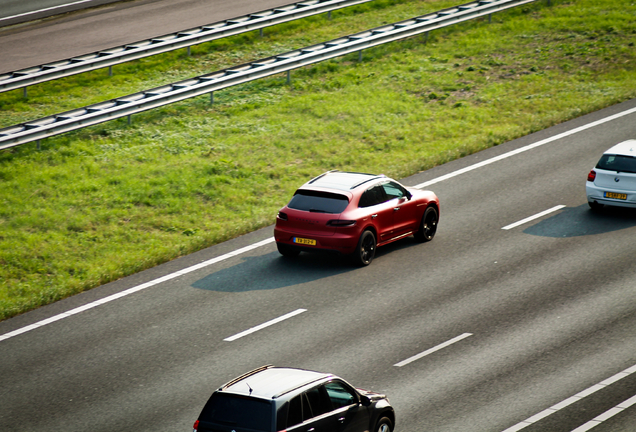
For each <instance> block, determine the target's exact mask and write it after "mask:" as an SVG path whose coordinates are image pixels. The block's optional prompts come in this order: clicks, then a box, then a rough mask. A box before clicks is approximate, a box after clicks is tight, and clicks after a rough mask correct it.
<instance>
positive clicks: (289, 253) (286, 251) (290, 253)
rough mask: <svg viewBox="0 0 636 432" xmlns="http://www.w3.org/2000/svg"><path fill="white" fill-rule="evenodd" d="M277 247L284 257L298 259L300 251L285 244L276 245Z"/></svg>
mask: <svg viewBox="0 0 636 432" xmlns="http://www.w3.org/2000/svg"><path fill="white" fill-rule="evenodd" d="M276 247H277V248H278V252H279V253H280V254H281V255H282V256H284V257H297V256H298V255H299V254H300V251H299V250H298V249H296V248H293V247H291V246H289V245H286V244H284V243H276Z"/></svg>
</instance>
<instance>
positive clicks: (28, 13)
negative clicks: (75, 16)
mask: <svg viewBox="0 0 636 432" xmlns="http://www.w3.org/2000/svg"><path fill="white" fill-rule="evenodd" d="M92 1H94V0H80V1H76V2H72V3H66V4H63V5H58V6H51V7H48V8H44V9H39V10H35V11H30V12H24V13H21V14H17V15H12V16H8V17H4V18H0V21H3V20H8V19H11V18H18V17H22V16H27V15H34V14H36V13H38V12H47V11H52V10H55V9H60V8H63V7H67V6H74V5H77V4H81V3H90V2H92Z"/></svg>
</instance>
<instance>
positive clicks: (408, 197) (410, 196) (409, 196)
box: [406, 191, 413, 201]
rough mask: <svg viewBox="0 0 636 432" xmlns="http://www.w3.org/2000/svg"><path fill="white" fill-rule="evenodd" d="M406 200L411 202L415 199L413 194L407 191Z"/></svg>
mask: <svg viewBox="0 0 636 432" xmlns="http://www.w3.org/2000/svg"><path fill="white" fill-rule="evenodd" d="M406 198H407V199H408V200H409V201H411V198H413V194H412V193H411V192H409V191H406Z"/></svg>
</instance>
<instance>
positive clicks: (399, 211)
mask: <svg viewBox="0 0 636 432" xmlns="http://www.w3.org/2000/svg"><path fill="white" fill-rule="evenodd" d="M382 187H383V189H384V192H385V193H386V195H387V197H389V198H391V200H390V201H389V203H390V204H391V207H392V209H393V227H392V228H391V232H392V236H393V237H398V236H401V235H403V234H406V233H408V232H411V231H413V230H415V229H416V228H417V224H418V223H419V221H418V220H417V203H416V202H415V200H409V198H408V194H407V191H406V190H405V189H404V188H403V187H402V186H400V185H399V184H397V183H395V182H386V183H383V184H382Z"/></svg>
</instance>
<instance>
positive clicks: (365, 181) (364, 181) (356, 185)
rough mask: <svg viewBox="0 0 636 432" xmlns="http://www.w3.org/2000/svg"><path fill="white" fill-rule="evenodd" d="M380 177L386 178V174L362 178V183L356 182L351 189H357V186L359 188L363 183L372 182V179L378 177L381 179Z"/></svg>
mask: <svg viewBox="0 0 636 432" xmlns="http://www.w3.org/2000/svg"><path fill="white" fill-rule="evenodd" d="M380 178H386V176H385V175H384V174H380V175H376V176H374V177H371V178H370V179H366V180H362V181H361V182H360V183H356V184H354V185H353V186H351V187H350V188H349V189H355V188H357V187H358V186H361V185H363V184H365V183H367V182H370V181H372V180H377V179H380Z"/></svg>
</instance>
